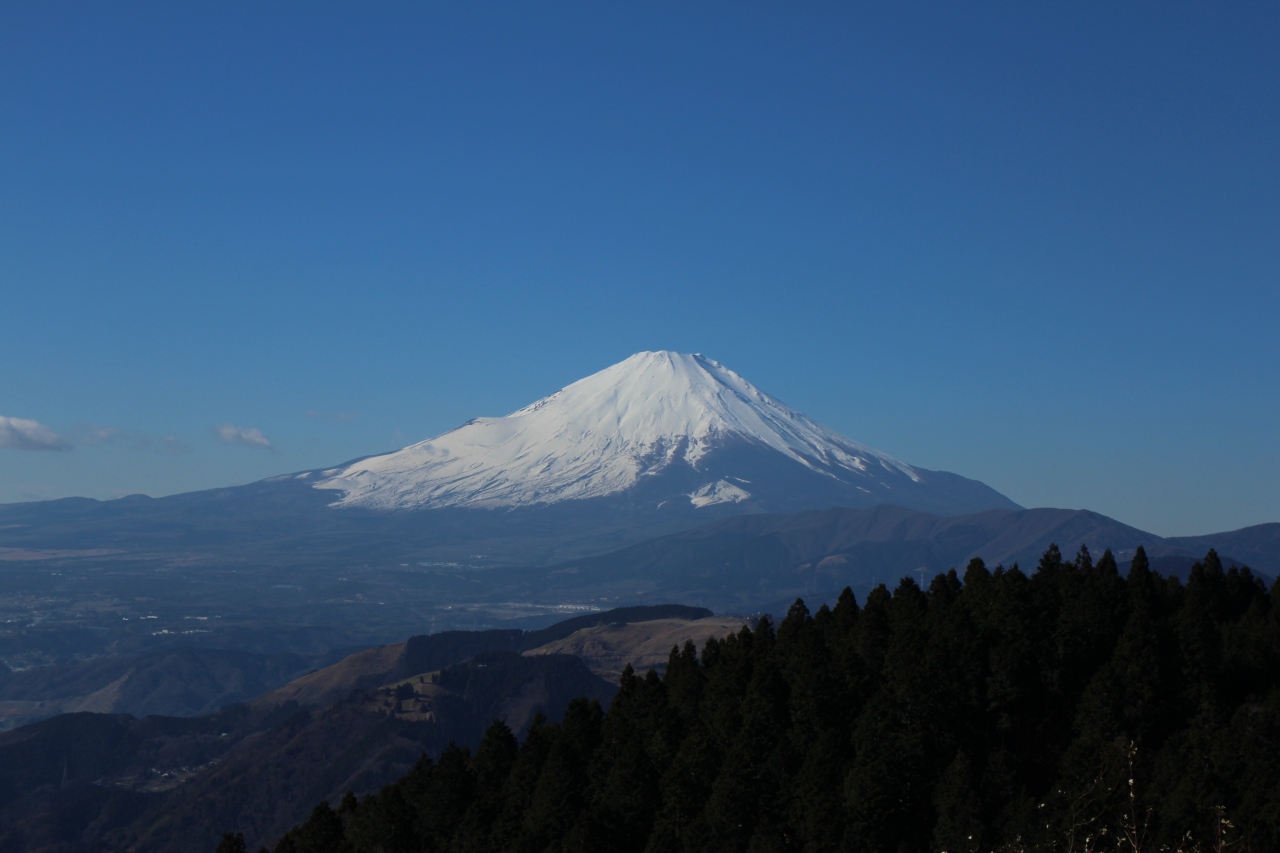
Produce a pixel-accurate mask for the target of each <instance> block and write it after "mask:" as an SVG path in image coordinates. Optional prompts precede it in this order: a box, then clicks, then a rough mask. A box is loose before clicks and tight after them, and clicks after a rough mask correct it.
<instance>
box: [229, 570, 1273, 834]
mask: <svg viewBox="0 0 1280 853" xmlns="http://www.w3.org/2000/svg"><path fill="white" fill-rule="evenodd" d="M219 849H220V850H222V851H224V853H226V851H234V850H237V849H243V841H242V840H241V839H239V838H237V837H235V836H232V835H228V836H226V838H225V839H224V842H223V845H222V847H220V848H219ZM1225 849H1239V850H1241V851H1245V850H1249V851H1265V850H1280V583H1276V584H1274V585H1273V586H1272V587H1271V588H1270V590H1268V589H1267V587H1266V586H1265V584H1264V583H1262V582H1261V580H1259V579H1258V578H1257V577H1255V576H1254V575H1253V574H1252V573H1251V572H1250V571H1249V570H1248V569H1247V568H1240V569H1237V568H1231V569H1224V567H1223V565H1222V562H1221V561H1220V560H1219V558H1218V555H1217V554H1215V553H1214V552H1212V551H1210V552H1209V554H1208V555H1207V556H1206V557H1205V558H1204V559H1203V560H1201V561H1200V562H1198V563H1197V564H1196V565H1195V566H1194V567H1193V569H1192V570H1191V573H1190V576H1189V580H1188V581H1187V582H1186V583H1185V584H1184V583H1183V582H1181V581H1180V580H1178V579H1177V578H1175V577H1168V578H1166V577H1161V576H1160V575H1158V574H1156V573H1154V572H1152V571H1151V570H1150V567H1149V563H1148V560H1147V557H1146V555H1145V553H1144V552H1143V551H1142V550H1141V549H1139V550H1138V552H1137V554H1136V555H1135V557H1134V559H1133V561H1132V564H1131V567H1130V570H1129V572H1128V574H1127V576H1122V575H1121V573H1120V572H1119V571H1118V567H1117V564H1116V561H1115V559H1114V558H1113V556H1112V554H1111V553H1110V552H1109V551H1108V552H1107V553H1105V554H1103V555H1102V556H1101V558H1099V559H1098V560H1097V562H1094V561H1093V559H1092V557H1091V555H1090V554H1089V552H1088V550H1087V549H1085V548H1082V549H1081V550H1080V552H1079V554H1078V555H1076V556H1075V557H1074V559H1065V558H1064V557H1063V556H1062V555H1061V554H1060V553H1059V550H1058V548H1057V547H1056V546H1053V547H1050V548H1049V550H1048V551H1047V552H1046V553H1045V555H1044V557H1043V558H1042V559H1041V560H1040V562H1039V565H1038V566H1037V567H1036V569H1035V571H1033V572H1031V573H1030V574H1027V573H1024V572H1023V571H1021V570H1020V569H1019V568H1018V567H1017V566H1016V565H1015V566H1014V567H1013V568H1009V569H1005V568H1003V567H997V568H995V569H994V570H990V569H988V568H987V567H986V566H985V565H984V563H983V562H982V560H980V559H974V560H972V561H971V562H970V563H969V565H968V567H967V569H966V570H965V571H964V573H963V577H962V576H960V575H959V574H957V573H956V572H955V571H954V570H953V571H950V572H948V573H946V574H944V575H939V576H937V577H936V578H934V579H933V581H932V583H931V584H930V585H929V586H928V588H927V589H922V588H921V587H920V586H919V585H918V584H917V583H916V582H915V581H914V580H912V579H910V578H906V579H903V580H902V581H901V582H900V583H899V584H898V585H897V587H896V588H895V589H893V590H892V591H890V590H889V589H888V588H886V587H885V586H880V587H878V588H876V589H875V590H873V591H872V592H871V593H870V594H869V595H868V596H867V599H866V601H865V602H864V603H862V604H861V605H859V603H858V602H857V601H856V599H855V597H854V595H853V593H852V592H851V591H850V590H848V589H846V590H845V591H844V593H843V594H842V595H841V596H840V598H839V600H838V602H837V603H836V605H835V607H833V608H828V607H826V606H823V607H822V608H820V609H819V610H818V611H817V612H816V613H810V612H809V610H808V609H807V608H806V607H805V605H804V603H803V602H802V601H799V600H797V601H796V603H795V604H794V605H793V606H792V607H791V609H790V611H789V612H788V613H787V614H786V617H785V618H784V619H782V620H781V622H779V623H777V624H776V626H775V623H774V622H773V621H772V620H770V619H768V618H762V619H760V620H759V622H758V623H757V624H756V625H755V627H754V628H746V627H744V628H743V629H742V630H741V631H740V632H739V633H737V634H734V635H730V636H728V637H725V638H723V639H712V640H709V641H708V642H707V643H706V645H705V646H704V647H703V648H702V649H701V650H700V651H699V650H698V649H696V648H695V647H694V646H693V645H692V644H688V643H686V644H685V646H684V648H677V649H672V651H671V656H670V660H669V662H668V665H667V668H666V671H665V673H664V674H663V675H662V676H661V677H659V676H658V675H657V674H656V673H654V672H652V671H650V672H648V673H646V674H645V675H643V676H640V675H637V674H635V673H634V672H632V671H631V669H630V668H628V669H627V671H626V672H625V673H624V674H623V676H622V680H621V685H620V690H619V692H618V694H617V695H616V697H615V699H614V700H613V702H612V703H611V704H610V706H609V708H608V709H607V711H606V710H605V709H603V708H601V706H600V705H599V704H597V703H595V702H588V701H586V700H575V701H574V702H573V703H572V704H571V705H570V706H569V708H568V710H567V712H566V713H565V715H564V718H563V719H562V720H561V721H560V722H558V723H554V724H553V723H549V722H547V721H546V720H544V719H541V718H539V719H538V720H536V721H535V722H534V724H533V725H532V726H531V727H530V729H529V730H528V732H527V734H526V735H525V737H524V739H523V742H520V741H518V740H517V738H516V737H515V736H514V735H513V733H512V732H511V730H510V729H509V728H508V727H507V726H506V725H505V724H503V723H502V722H501V721H494V722H493V724H492V725H491V726H490V727H489V728H488V730H487V732H486V734H485V735H484V738H483V739H482V741H481V742H480V743H479V745H478V748H477V749H476V750H475V752H474V753H472V752H471V751H470V750H468V749H466V748H462V747H458V746H450V747H449V748H448V749H446V750H444V751H443V753H442V754H441V755H440V756H439V758H438V759H436V760H431V759H430V758H428V757H426V756H424V757H423V758H422V759H421V760H419V762H418V763H417V765H416V766H415V767H414V768H413V770H412V771H411V772H409V773H408V774H407V775H406V776H404V777H403V778H402V779H400V780H399V781H398V782H396V783H394V784H392V785H389V786H387V787H385V788H384V789H382V790H381V791H379V792H377V793H374V794H370V795H368V796H366V797H364V798H363V799H357V798H356V797H355V796H353V795H351V794H348V795H347V796H346V797H344V798H343V800H342V802H341V803H339V804H338V806H337V808H332V807H331V806H330V805H329V804H328V803H321V804H320V805H318V806H317V807H316V808H315V810H314V812H313V813H312V814H311V816H310V818H309V819H308V820H307V821H305V822H304V823H302V824H300V825H298V826H296V827H294V828H293V829H292V830H291V831H290V832H289V833H288V834H286V835H285V836H284V837H283V838H281V839H280V840H279V842H278V843H277V844H276V845H275V853H366V851H369V853H372V851H379V853H411V851H413V853H417V851H457V853H482V851H495V853H496V851H517V852H518V853H544V851H619V853H623V851H626V853H645V851H654V853H657V851H689V853H693V851H697V853H717V852H718V851H726V853H727V851H745V852H746V853H765V851H828V850H858V851H868V853H914V851H947V853H952V851H968V853H976V851H996V850H1007V851H1033V850H1034V851H1070V852H1071V853H1075V852H1076V851H1103V850H1124V851H1134V853H1138V851H1144V850H1149V851H1157V850H1171V851H1172V850H1181V851H1184V853H1185V851H1193V850H1201V851H1209V850H1216V851H1222V850H1225Z"/></svg>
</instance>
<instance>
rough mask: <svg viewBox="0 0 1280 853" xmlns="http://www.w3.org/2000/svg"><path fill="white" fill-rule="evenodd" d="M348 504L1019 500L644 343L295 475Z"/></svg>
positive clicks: (773, 504)
mask: <svg viewBox="0 0 1280 853" xmlns="http://www.w3.org/2000/svg"><path fill="white" fill-rule="evenodd" d="M291 476H292V477H293V478H295V479H301V480H304V481H308V482H310V483H311V485H313V486H314V488H316V489H322V490H330V491H332V492H333V497H334V500H333V502H332V504H331V505H332V506H333V507H336V508H361V509H366V510H374V511H387V510H425V509H442V508H448V507H465V508H475V509H516V508H525V507H545V506H548V505H552V504H563V503H569V502H579V501H594V500H595V499H605V500H606V501H608V502H617V501H622V502H625V503H627V504H631V505H633V506H634V507H635V508H645V509H649V510H652V511H665V512H676V511H680V510H688V511H698V510H705V509H708V508H711V507H717V506H720V507H723V509H722V510H721V512H723V511H724V510H732V511H735V514H736V512H742V511H789V510H796V509H808V508H819V507H824V506H831V505H834V504H840V505H844V506H850V507H867V506H873V505H876V504H882V503H892V504H897V505H900V506H904V507H908V508H911V509H917V510H922V511H926V512H933V513H938V514H944V515H957V514H962V513H968V512H975V511H979V510H985V509H1017V508H1018V506H1017V504H1015V503H1013V502H1012V501H1010V500H1009V499H1008V498H1006V497H1004V496H1003V495H1001V494H1000V493H998V492H996V491H995V490H993V489H991V488H989V487H988V486H985V485H983V484H982V483H979V482H977V481H975V480H969V479H966V478H964V477H960V476H958V475H956V474H949V473H945V472H940V471H928V470H925V469H922V468H916V467H914V466H912V465H908V464H906V463H905V462H900V461H898V460H897V459H894V458H893V457H891V456H888V455H886V454H884V453H880V452H879V451H876V450H872V449H871V448H869V447H865V446H864V445H862V444H859V443H858V442H856V441H853V440H851V439H848V438H845V437H844V436H841V435H839V434H838V433H836V432H833V431H832V430H830V429H827V428H826V427H823V426H821V425H819V424H817V423H814V422H813V421H812V420H810V419H809V418H807V417H805V416H804V415H802V414H801V413H799V412H797V411H795V410H794V409H791V408H789V407H788V406H786V405H785V404H783V403H781V402H780V401H778V400H777V399H775V398H773V397H771V396H769V395H768V394H766V393H764V392H763V391H761V390H760V389H758V388H756V387H755V386H754V385H752V384H751V383H750V382H748V381H747V380H746V379H744V378H742V377H741V376H739V375H738V374H737V373H735V372H734V371H732V370H730V369H729V368H727V367H725V366H724V365H722V364H720V363H719V362H716V361H714V360H712V359H710V358H707V357H706V356H703V355H700V354H693V355H689V354H683V353H675V352H641V353H637V354H635V355H633V356H631V357H630V358H628V359H626V360H625V361H622V362H619V363H618V364H615V365H613V366H612V367H608V368H606V369H604V370H602V371H600V372H599V373H595V374H593V375H591V376H588V377H586V378H585V379H581V380H579V381H577V382H574V383H573V384H572V385H569V386H567V387H565V388H564V389H562V390H560V391H557V392H556V393H554V394H552V395H551V396H549V397H545V398H543V399H541V400H538V401H537V402H535V403H532V404H531V405H528V406H526V407H524V408H523V409H520V410H519V411H516V412H513V413H511V414H510V415H507V416H506V417H502V418H476V419H474V420H472V421H469V422H468V423H466V424H464V425H463V426H461V427H459V428H458V429H455V430H453V431H452V432H447V433H445V434H443V435H440V436H437V437H435V438H432V439H428V440H426V441H423V442H419V443H418V444H414V445H411V446H409V447H406V448H404V449H403V450H398V451H396V452H394V453H387V454H384V455H380V456H372V457H367V458H364V459H360V460H357V461H356V462H353V463H350V464H347V465H344V466H341V467H338V468H331V469H326V470H322V471H312V472H306V473H303V474H297V475H291Z"/></svg>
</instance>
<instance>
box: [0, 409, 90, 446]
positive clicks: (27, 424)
mask: <svg viewBox="0 0 1280 853" xmlns="http://www.w3.org/2000/svg"><path fill="white" fill-rule="evenodd" d="M0 447H7V448H9V449H11V450H70V449H71V447H72V445H71V442H69V441H67V440H66V439H65V438H63V437H62V436H60V435H58V434H57V433H56V432H54V431H53V430H51V429H49V428H48V427H47V426H45V425H44V424H42V423H40V422H39V421H32V420H27V419H26V418H7V417H5V416H4V415H0Z"/></svg>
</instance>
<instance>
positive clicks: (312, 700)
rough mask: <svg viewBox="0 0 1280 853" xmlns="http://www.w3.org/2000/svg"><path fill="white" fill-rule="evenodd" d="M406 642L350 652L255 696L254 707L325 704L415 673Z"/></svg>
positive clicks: (315, 706)
mask: <svg viewBox="0 0 1280 853" xmlns="http://www.w3.org/2000/svg"><path fill="white" fill-rule="evenodd" d="M405 645H406V644H405V643H392V644H391V645H387V646H378V647H376V648H372V649H365V650H364V651H362V652H356V653H355V654H353V655H348V656H347V657H345V658H343V659H342V660H340V661H338V662H337V663H335V664H333V665H332V666H326V667H325V668H324V669H318V670H316V671H315V672H309V673H307V674H306V675H304V676H302V677H301V678H297V679H294V680H293V681H290V682H289V683H288V684H285V685H283V686H281V687H277V688H276V689H275V690H272V691H270V692H269V693H264V694H263V695H262V696H259V697H258V698H257V699H255V700H253V702H252V703H250V704H251V705H253V706H254V707H271V706H275V705H283V704H284V703H285V702H290V701H293V702H297V703H298V704H299V705H302V706H304V707H312V708H322V707H327V706H329V705H332V704H334V703H335V702H338V701H339V700H341V699H343V698H345V697H346V696H347V695H348V694H349V693H350V692H351V691H352V690H373V689H375V688H378V687H381V686H382V685H384V684H386V683H388V682H390V681H393V680H395V679H397V678H405V677H408V676H410V675H412V674H413V673H410V672H401V670H402V669H403V668H404V650H405Z"/></svg>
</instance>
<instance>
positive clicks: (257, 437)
mask: <svg viewBox="0 0 1280 853" xmlns="http://www.w3.org/2000/svg"><path fill="white" fill-rule="evenodd" d="M213 433H214V435H216V436H217V437H218V441H221V442H222V443H224V444H243V445H244V446H245V447H257V448H260V449H262V450H271V451H274V450H275V449H276V448H275V445H273V444H272V443H271V440H270V439H269V438H267V437H266V436H265V435H263V434H262V430H260V429H256V428H254V427H240V426H236V425H235V424H218V425H217V426H215V427H214V428H213Z"/></svg>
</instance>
